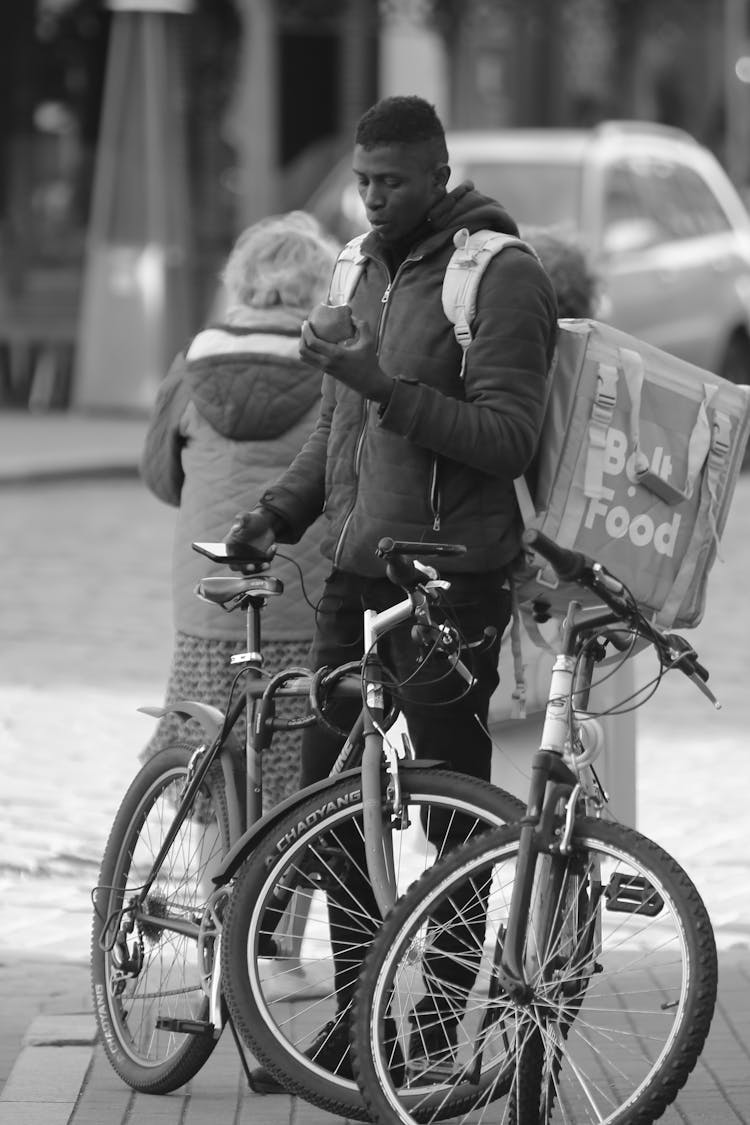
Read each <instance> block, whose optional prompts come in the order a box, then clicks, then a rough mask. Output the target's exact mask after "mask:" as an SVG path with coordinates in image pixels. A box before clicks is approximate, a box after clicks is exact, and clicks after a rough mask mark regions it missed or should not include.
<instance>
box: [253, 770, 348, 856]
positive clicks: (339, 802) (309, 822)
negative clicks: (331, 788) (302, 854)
mask: <svg viewBox="0 0 750 1125" xmlns="http://www.w3.org/2000/svg"><path fill="white" fill-rule="evenodd" d="M359 800H361V794H360V790H359V789H352V790H351V791H350V792H349V793H346V794H344V795H343V796H341V797H337V798H336V800H335V801H326V803H325V804H324V805H319V806H318V808H317V809H314V810H313V812H310V813H308V814H307V816H306V817H305V818H304V820H299V821H297V824H296V825H295V826H294V827H293V828H290V829H289V831H288V832H285V833H284V835H283V836H280V837H279V839H278V840H277V841H276V843H275V845H274V853H273V854H271V855H270V856H268V857H267V859H266V867H270V865H271V864H272V863H273V861H274V858H275V855H280V854H283V853H284V852H285V851H286V850H287V848H288V847H289V846H290V844H293V843H294V841H295V840H297V839H298V838H299V837H300V836H302V835H303V834H304V833H305V832H307V830H308V829H309V828H313V827H314V826H315V825H316V824H320V822H321V821H322V820H325V819H326V818H327V817H329V816H332V815H333V814H334V813H336V812H338V811H339V810H340V809H346V808H349V806H350V805H353V804H356V803H357V802H358V801H359Z"/></svg>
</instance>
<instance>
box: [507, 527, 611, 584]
mask: <svg viewBox="0 0 750 1125" xmlns="http://www.w3.org/2000/svg"><path fill="white" fill-rule="evenodd" d="M521 542H522V543H523V545H524V547H528V548H529V549H530V550H533V551H536V552H537V554H539V555H541V556H542V558H545V559H546V560H547V562H548V563H550V564H551V565H552V568H553V569H554V571H555V573H556V574H557V575H558V577H560V578H562V579H563V581H564V582H577V581H578V580H579V579H580V578H581V577H582V576H583V575H584V574H585V573H586V571H587V570H590V569H591V567H592V566H593V563H592V561H591V559H589V558H587V557H586V555H583V554H581V552H580V551H570V550H568V548H567V547H561V546H560V544H559V543H555V541H554V539H550V538H549V536H547V535H545V534H544V533H543V532H541V531H535V530H533V529H531V528H529V529H527V530H526V531H524V533H523V535H522V537H521Z"/></svg>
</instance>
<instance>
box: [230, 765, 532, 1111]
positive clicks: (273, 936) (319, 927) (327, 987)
mask: <svg viewBox="0 0 750 1125" xmlns="http://www.w3.org/2000/svg"><path fill="white" fill-rule="evenodd" d="M401 783H402V793H403V814H402V815H401V816H400V817H399V818H398V820H397V821H394V822H392V823H391V825H390V837H391V840H392V844H393V855H394V868H395V875H396V881H397V886H398V889H399V893H400V892H401V891H403V890H404V889H405V888H406V887H407V886H408V885H409V884H410V883H411V882H412V881H413V880H414V879H416V878H417V877H418V876H419V874H420V873H421V872H422V871H424V870H425V869H426V868H427V867H429V866H430V865H431V864H432V863H433V862H434V860H435V858H436V856H437V855H440V854H442V853H443V852H444V851H445V850H446V848H450V847H453V846H455V845H456V844H457V843H459V842H460V841H463V840H467V839H470V838H472V837H473V836H474V835H475V834H476V833H477V832H479V831H484V830H486V829H487V828H488V827H491V826H493V825H498V824H503V823H505V822H507V821H508V820H511V819H518V817H519V816H521V815H522V813H523V805H522V804H521V802H520V801H518V800H516V798H514V797H512V796H510V794H507V793H505V792H504V791H503V790H500V789H497V788H495V787H494V786H492V785H489V784H487V783H486V782H482V781H477V780H475V779H473V778H470V777H467V776H465V775H462V774H456V773H452V772H449V771H444V770H432V769H414V770H404V771H402V774H401ZM363 839H364V835H363V829H362V793H361V785H360V779H359V777H358V776H353V777H349V778H343V779H341V780H339V781H335V782H332V783H331V785H330V786H329V787H328V788H327V789H326V790H324V791H323V792H319V793H318V794H316V795H315V796H312V797H308V798H306V799H302V800H301V801H300V802H299V804H298V805H297V806H296V808H294V809H293V810H292V811H290V813H289V814H288V816H287V817H285V819H284V820H282V821H281V822H279V823H278V824H277V825H274V827H273V829H272V830H271V831H270V832H269V833H268V834H266V835H265V836H264V837H263V839H262V841H260V843H259V846H258V848H257V850H256V852H255V853H254V854H253V856H252V857H251V858H250V859H248V860H247V861H246V862H245V864H243V866H242V868H241V869H240V872H239V874H238V876H237V879H236V882H235V886H234V889H233V892H232V896H231V900H230V903H229V906H228V910H227V914H226V917H225V919H224V927H223V931H222V942H221V973H222V985H223V988H224V995H225V997H226V1001H227V1005H228V1007H229V1010H230V1013H231V1015H232V1018H233V1020H234V1023H235V1026H236V1027H237V1029H238V1030H239V1031H240V1033H241V1035H242V1037H243V1038H244V1040H245V1042H246V1043H247V1044H248V1046H249V1047H250V1049H251V1050H252V1051H253V1053H254V1054H255V1056H256V1058H257V1059H258V1060H259V1061H260V1062H261V1063H262V1064H263V1065H264V1066H265V1067H266V1068H267V1070H268V1071H269V1072H270V1073H271V1074H272V1075H273V1076H275V1077H276V1078H278V1080H279V1081H280V1082H281V1083H282V1084H283V1085H284V1086H286V1087H287V1088H288V1089H289V1090H290V1091H292V1092H294V1093H297V1094H300V1095H301V1096H302V1097H304V1098H307V1099H308V1100H309V1101H312V1102H314V1103H315V1104H317V1105H319V1106H322V1107H324V1108H326V1109H328V1110H330V1111H331V1112H333V1113H337V1114H340V1115H342V1116H346V1117H350V1118H351V1117H355V1118H359V1119H362V1120H363V1119H365V1117H366V1111H365V1109H364V1106H363V1104H362V1099H361V1095H360V1093H359V1090H358V1088H357V1085H356V1083H355V1081H354V1075H353V1072H352V1070H351V1062H350V1059H349V1056H348V1044H349V1039H348V1028H349V1005H350V1001H351V997H352V995H353V991H354V987H355V985H356V981H357V977H358V974H359V970H360V967H361V963H362V959H363V957H364V953H365V950H366V948H367V946H368V945H369V943H370V941H371V940H372V935H373V933H374V932H375V930H376V929H377V927H378V925H379V923H380V916H379V914H378V911H377V908H376V906H375V902H374V899H373V896H372V891H371V888H370V886H369V883H368V881H367V877H366V869H365V859H364V846H363ZM300 898H304V899H307V900H308V901H307V905H308V906H309V915H308V922H307V928H306V932H305V940H304V944H303V953H304V955H305V969H306V973H307V978H308V982H307V983H305V984H304V985H303V982H301V980H300V974H299V972H297V971H295V969H294V968H291V969H287V968H286V967H285V963H284V958H283V956H282V955H283V948H282V949H280V948H279V947H278V935H279V934H282V933H283V932H284V930H285V928H286V924H287V915H288V913H289V912H290V910H291V909H294V905H295V903H296V904H299V901H300ZM334 947H335V949H336V964H334V961H333V950H334ZM280 954H281V955H280ZM310 982H311V983H310ZM329 1024H330V1025H331V1034H330V1035H328V1034H325V1035H324V1036H323V1039H324V1043H323V1050H322V1052H321V1053H320V1054H318V1053H317V1048H315V1049H313V1047H312V1044H313V1043H314V1042H315V1033H316V1032H318V1031H319V1030H320V1027H321V1025H326V1027H328V1025H329ZM319 1039H320V1037H319ZM306 1051H308V1052H309V1053H310V1054H311V1055H313V1054H314V1055H315V1057H308V1055H307V1054H305V1052H306Z"/></svg>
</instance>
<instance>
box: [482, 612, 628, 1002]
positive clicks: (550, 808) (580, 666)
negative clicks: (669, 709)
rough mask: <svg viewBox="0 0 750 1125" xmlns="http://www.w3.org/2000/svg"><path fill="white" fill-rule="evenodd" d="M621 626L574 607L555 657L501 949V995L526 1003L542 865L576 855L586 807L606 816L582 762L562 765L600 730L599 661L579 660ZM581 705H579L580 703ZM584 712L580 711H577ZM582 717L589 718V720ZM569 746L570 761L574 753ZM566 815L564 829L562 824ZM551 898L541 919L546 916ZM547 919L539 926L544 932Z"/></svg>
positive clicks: (615, 619)
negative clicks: (595, 684) (587, 733)
mask: <svg viewBox="0 0 750 1125" xmlns="http://www.w3.org/2000/svg"><path fill="white" fill-rule="evenodd" d="M618 621H619V618H618V617H617V615H616V614H614V613H613V612H612V611H611V610H610V609H603V610H596V611H595V612H590V611H584V610H583V609H582V607H581V605H580V603H579V602H576V601H573V602H571V603H570V605H569V607H568V613H567V615H566V617H565V620H564V622H563V628H562V640H561V645H560V652H559V653H558V655H557V656H556V657H555V661H554V665H553V669H552V675H551V678H550V690H549V695H548V699H547V707H546V710H545V718H544V726H543V729H542V737H541V741H540V746H539V749H538V750H537V751H536V753H535V754H534V756H533V758H532V762H531V782H530V785H529V796H528V803H527V807H526V813H525V816H524V817H523V819H522V821H521V838H520V842H519V850H518V861H517V867H516V877H515V880H514V883H513V890H512V892H511V901H510V908H509V912H508V928H507V931H506V935H505V941H504V943H503V950H502V958H501V963H500V969H499V973H500V977H501V980H502V984H503V987H504V988H505V989H506V990H507V992H508V993H509V995H510V996H512V997H513V999H514V1000H517V1001H520V1002H523V1001H524V1000H528V999H530V998H531V995H532V988H531V985H530V983H529V979H528V978H529V976H530V975H531V972H533V966H530V965H529V964H527V963H525V954H524V950H525V949H526V947H527V938H528V933H529V925H530V917H529V908H530V906H531V901H532V895H533V891H534V886H535V880H536V879H537V878H539V877H541V876H540V875H539V871H538V868H539V860H540V858H542V857H545V856H546V857H550V856H552V857H554V856H566V855H568V854H569V852H570V847H571V837H572V833H573V822H574V818H575V814H576V809H577V806H578V805H579V802H580V801H584V802H585V803H586V804H589V805H593V806H594V808H595V811H597V812H598V811H600V809H601V805H602V803H603V802H602V798H603V797H604V795H603V793H602V790H601V787H600V785H599V783H598V781H597V780H596V777H595V775H594V773H593V771H592V769H591V764H590V759H589V758H588V757H587V756H586V755H584V756H583V758H582V760H581V761H578V762H575V769H571V768H570V767H569V766H568V765H567V764H566V762H565V761H564V760H563V757H564V753H565V748H566V745H567V744H568V743H569V742H571V743H572V739H571V733H573V734H577V733H579V732H580V729H581V727H582V725H583V724H586V723H591V722H595V721H596V720H591V719H589V718H588V717H586V716H585V708H586V707H587V706H588V700H589V693H590V689H591V678H592V673H593V668H594V665H595V663H596V658H595V657H594V656H593V655H592V654H587V655H586V656H584V658H583V660H582V661H579V659H578V653H579V651H580V649H581V643H582V638H584V637H586V636H589V635H591V634H594V633H596V632H597V631H598V630H599V629H602V628H603V627H605V626H606V625H611V624H616V623H617V622H618ZM574 701H575V702H574ZM578 704H580V706H578ZM580 712H584V714H583V716H582V715H581V714H580ZM572 749H573V748H572V745H571V753H572ZM561 810H562V811H563V814H564V821H563V824H562V826H559V824H558V821H559V817H560V813H561ZM549 903H550V899H549V898H546V900H545V903H544V905H543V906H542V911H547V910H548V906H549ZM547 924H548V918H547V917H545V918H543V919H540V932H541V934H542V939H543V940H544V937H543V935H544V930H545V927H546V925H547Z"/></svg>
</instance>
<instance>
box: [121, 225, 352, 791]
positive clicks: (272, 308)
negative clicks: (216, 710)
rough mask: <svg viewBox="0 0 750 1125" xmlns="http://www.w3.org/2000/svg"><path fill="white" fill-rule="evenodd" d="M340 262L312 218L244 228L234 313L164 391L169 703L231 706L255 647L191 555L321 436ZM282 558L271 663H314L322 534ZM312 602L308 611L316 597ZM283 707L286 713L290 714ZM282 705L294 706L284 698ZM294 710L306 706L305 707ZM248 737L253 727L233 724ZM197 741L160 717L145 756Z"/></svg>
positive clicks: (180, 359) (154, 479)
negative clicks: (328, 298) (327, 322)
mask: <svg viewBox="0 0 750 1125" xmlns="http://www.w3.org/2000/svg"><path fill="white" fill-rule="evenodd" d="M337 252H338V245H337V244H335V243H334V242H333V241H332V240H331V239H330V237H329V236H328V234H327V233H325V232H324V231H323V229H322V228H321V227H320V225H319V224H318V222H317V220H316V219H314V218H313V217H312V216H311V215H308V214H307V213H305V212H303V211H292V212H289V213H288V214H282V215H272V216H269V217H267V218H264V219H262V220H260V222H257V223H255V224H254V225H253V226H251V227H248V228H247V229H246V230H244V231H243V232H242V233H241V234H240V236H239V237H238V238H237V240H236V242H235V244H234V246H233V248H232V250H231V252H230V254H229V256H228V258H227V260H226V263H225V265H224V268H223V271H222V274H221V279H222V281H223V285H224V293H225V302H226V303H225V309H224V311H223V313H222V314H221V319H220V323H217V324H215V325H212V326H209V327H206V328H204V329H203V330H202V331H200V332H199V333H198V334H197V335H196V336H195V338H194V339H193V340H192V341H190V343H189V344H188V346H187V347H186V348H185V350H184V351H182V352H180V354H179V355H178V356H177V358H176V359H175V361H174V363H173V364H172V367H171V369H170V371H169V373H168V375H167V376H166V378H165V379H164V381H163V383H162V385H161V387H160V389H159V393H158V397H157V400H156V404H155V407H154V410H153V414H152V417H151V420H150V424H149V427H148V431H147V436H146V442H145V448H144V451H143V455H142V458H141V475H142V478H143V480H144V481H145V483H146V485H147V486H148V487H149V489H150V490H151V491H152V492H153V493H154V494H155V495H156V496H157V497H159V499H160V500H163V501H164V502H165V503H167V504H171V505H174V506H176V507H178V508H179V512H178V515H177V523H176V528H175V537H174V548H173V558H172V577H173V583H172V591H173V611H174V626H175V642H174V652H173V657H172V666H171V670H170V673H169V679H168V684H167V690H166V702H167V703H168V704H169V703H172V702H174V701H175V700H176V699H180V698H182V699H198V700H201V701H202V702H204V703H211V704H213V705H214V706H217V707H220V708H222V709H223V708H224V707H225V706H226V701H227V696H228V693H229V689H230V686H231V683H232V680H233V678H234V675H235V672H236V669H234V668H230V665H229V658H230V657H231V656H232V654H233V653H235V652H237V651H239V649H240V648H241V647H242V646H243V645H244V641H245V618H244V614H241V613H234V614H229V613H224V612H223V611H222V610H221V609H220V608H218V607H217V606H212V605H209V604H207V603H206V602H204V601H201V600H200V599H199V598H197V597H196V596H195V593H194V590H195V586H196V584H197V583H198V582H199V581H200V579H202V578H204V577H206V576H207V575H209V574H212V573H213V574H222V573H223V574H226V573H227V572H226V569H223V568H221V567H220V566H218V565H217V564H214V563H211V562H210V561H209V560H208V559H206V558H205V557H203V556H202V555H199V554H197V553H196V552H195V551H193V550H192V548H191V543H192V542H193V541H195V540H218V539H221V537H222V535H223V534H224V532H225V531H226V527H227V524H228V523H230V522H231V519H232V517H233V516H234V513H235V512H236V510H237V508H238V506H239V505H240V504H241V503H242V502H243V501H244V499H245V497H246V496H247V494H248V492H252V491H254V490H255V489H257V488H259V487H260V486H261V485H262V484H263V483H264V482H265V481H266V480H267V479H268V478H269V476H273V475H274V474H275V473H278V472H281V470H282V469H284V468H286V466H287V465H288V463H289V461H290V460H291V459H293V458H294V456H295V454H296V453H297V452H298V451H299V449H300V448H301V447H302V445H303V444H304V442H305V439H306V438H307V437H308V435H309V433H310V431H311V430H312V428H313V426H314V424H315V420H316V417H317V413H318V406H319V400H320V386H321V378H322V376H321V374H320V372H317V371H314V370H312V369H311V368H310V367H309V365H307V364H305V363H303V362H302V360H301V359H300V358H299V336H300V329H301V326H302V323H303V321H304V320H305V318H306V316H307V314H308V312H309V311H310V309H311V308H312V307H313V306H314V305H315V304H316V303H318V302H319V301H321V300H324V299H325V295H326V290H327V285H328V279H329V277H330V273H331V268H332V265H333V262H334V261H335V258H336V254H337ZM284 554H285V555H287V556H289V557H290V559H292V560H294V562H296V563H297V565H298V566H299V567H300V568H301V570H302V573H303V575H304V591H303V588H302V585H301V581H300V574H299V571H298V570H297V568H296V567H295V565H294V562H292V561H289V559H284V558H281V557H279V558H278V559H277V560H276V562H275V564H274V574H275V575H277V576H278V577H279V578H281V579H282V581H283V582H284V588H285V593H284V596H283V597H281V598H275V599H269V602H268V605H267V608H266V609H265V611H264V618H263V635H264V641H265V644H264V650H265V657H266V667H267V668H268V669H270V670H271V671H272V672H273V671H275V670H276V669H277V668H281V667H286V666H287V665H288V664H304V663H305V662H306V659H307V654H308V649H309V646H310V640H311V637H312V632H313V625H314V610H313V608H312V606H311V605H310V604H309V603H310V602H312V603H313V605H314V604H315V602H316V600H317V597H318V594H319V587H320V586H321V584H322V578H323V572H324V562H323V559H322V558H321V555H320V551H319V533H318V529H317V528H316V527H315V526H313V527H312V528H311V529H310V531H309V532H308V533H307V534H306V535H305V536H304V537H303V538H302V539H301V540H300V542H299V543H296V544H294V546H292V547H289V548H288V549H287V550H285V552H284ZM308 599H309V601H308ZM280 706H281V705H280ZM286 706H287V707H288V708H289V709H290V712H289V713H291V709H292V708H293V707H294V706H295V704H294V703H293V702H292V701H288V702H287V704H286ZM296 706H297V707H299V706H301V705H300V704H299V703H297V705H296ZM235 731H236V733H237V735H238V737H239V738H240V739H242V740H243V741H244V718H243V719H241V720H240V723H239V724H238V726H237V727H236V728H235ZM193 735H194V736H196V737H200V732H199V731H198V729H197V727H194V725H193V723H192V721H188V722H185V721H184V720H183V719H182V718H181V717H180V716H178V715H176V714H169V715H167V716H165V717H164V718H163V719H161V720H160V722H159V724H158V726H157V728H156V730H155V732H154V734H153V737H152V738H151V740H150V741H149V743H148V745H147V746H146V749H145V750H144V752H143V755H142V756H143V758H148V757H150V756H151V755H153V754H154V753H156V752H157V751H158V750H160V749H163V748H164V747H165V746H167V745H170V744H172V743H174V742H175V741H179V740H181V739H184V738H187V739H190V738H191V737H192V736H193ZM298 742H299V735H298V734H297V733H296V732H286V733H285V732H279V733H278V734H277V735H276V737H275V739H274V745H273V748H272V752H271V753H270V754H268V755H266V756H265V759H264V763H263V785H264V807H265V808H268V807H270V806H271V805H273V804H276V803H277V802H278V801H279V800H281V799H282V798H283V797H285V796H287V795H288V794H289V793H291V792H294V791H295V790H296V789H297V788H298V775H299V745H298Z"/></svg>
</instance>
